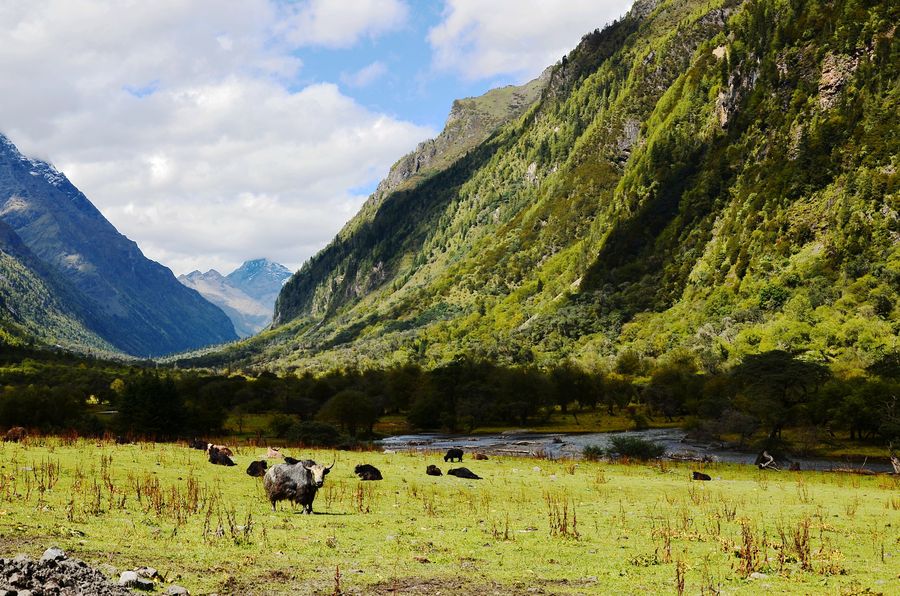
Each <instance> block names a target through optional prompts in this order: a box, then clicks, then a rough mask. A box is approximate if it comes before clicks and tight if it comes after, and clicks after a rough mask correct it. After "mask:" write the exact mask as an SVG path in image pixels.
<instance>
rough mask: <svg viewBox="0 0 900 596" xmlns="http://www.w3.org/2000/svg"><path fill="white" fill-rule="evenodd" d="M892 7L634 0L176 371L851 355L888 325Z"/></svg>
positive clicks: (898, 264)
mask: <svg viewBox="0 0 900 596" xmlns="http://www.w3.org/2000/svg"><path fill="white" fill-rule="evenodd" d="M898 13H900V9H898V7H897V4H896V3H893V2H888V1H886V0H882V1H857V0H835V1H833V2H819V1H802V0H770V1H747V2H737V1H731V0H726V1H719V0H716V1H712V2H700V1H694V0H686V1H664V2H660V3H658V4H655V3H652V2H640V3H638V4H636V5H635V7H634V8H633V9H632V11H631V12H630V13H629V14H628V15H627V16H626V17H624V18H623V19H622V20H620V21H618V22H617V23H614V24H613V25H611V26H609V27H607V28H605V29H604V30H603V31H594V32H593V33H589V34H588V35H586V36H585V37H584V39H583V40H582V42H581V44H579V46H578V47H577V48H575V49H574V50H573V51H572V52H570V53H569V54H568V55H567V56H566V57H565V58H564V59H563V60H562V61H561V62H560V63H558V64H557V65H555V66H554V67H553V68H552V70H551V71H550V73H548V77H549V81H548V83H547V85H546V87H545V88H544V90H543V92H542V94H541V97H540V99H539V100H538V101H537V102H536V103H535V105H533V106H532V107H531V108H530V109H528V110H527V111H526V112H525V113H524V114H523V115H522V116H521V117H519V118H517V119H515V120H514V121H512V122H510V123H509V124H507V125H505V126H503V127H501V128H500V129H499V130H497V131H496V132H495V133H493V134H492V135H491V136H490V137H489V138H487V139H486V140H485V141H484V142H482V143H481V144H479V145H478V146H477V147H474V148H472V149H471V150H469V151H468V152H466V153H464V154H462V155H461V156H460V157H459V159H457V160H456V161H454V162H453V163H452V164H450V165H448V166H446V167H444V168H441V169H438V170H436V171H434V172H432V173H431V174H430V175H428V176H425V177H422V178H421V179H419V180H416V181H415V183H414V184H409V185H407V186H404V187H401V188H397V189H396V190H394V191H393V192H392V193H389V194H388V195H387V196H384V197H381V198H379V200H378V201H377V202H374V203H372V204H370V205H368V206H367V209H368V210H367V211H365V213H366V216H365V217H364V218H362V219H360V220H358V221H357V222H355V223H354V225H352V226H348V228H347V229H345V231H344V232H343V233H342V234H341V235H339V236H338V237H337V238H336V239H335V241H334V242H333V243H332V244H331V245H329V246H328V247H327V248H325V249H324V250H323V251H322V252H321V253H320V254H319V255H317V256H316V257H314V258H313V259H311V260H310V262H308V263H307V264H306V265H305V266H304V267H303V268H302V269H301V271H300V272H298V273H297V274H295V276H294V277H293V278H292V280H291V281H290V282H289V283H288V284H287V285H286V286H285V288H284V290H283V292H282V294H281V296H280V297H279V301H278V304H277V311H276V321H277V322H279V323H281V324H282V326H281V327H279V328H277V329H274V330H272V331H270V332H267V333H264V334H262V335H261V336H259V337H258V338H254V340H252V341H251V342H248V343H243V344H240V345H237V346H235V347H234V348H232V349H230V350H228V351H226V352H224V353H219V354H212V355H208V356H207V357H205V358H201V359H198V360H196V361H195V362H198V363H207V364H215V363H222V362H226V361H227V362H235V361H236V362H241V361H243V362H246V363H254V364H263V365H270V366H273V367H280V368H293V367H295V366H301V367H314V368H323V369H324V368H330V367H334V366H386V365H390V364H394V363H405V362H416V363H420V364H423V365H425V366H434V365H437V364H439V363H442V362H447V361H449V360H451V359H453V358H455V357H456V356H457V355H459V354H467V355H471V356H474V357H483V358H487V359H490V360H493V361H496V362H499V363H503V364H537V365H542V366H554V365H557V364H559V363H560V362H562V361H565V360H566V359H571V360H574V361H576V362H579V363H581V364H584V365H585V366H588V367H592V368H593V367H596V366H602V363H603V361H604V359H606V358H611V357H614V356H616V355H617V354H622V353H624V352H629V351H633V352H634V353H636V354H638V355H640V356H645V357H651V358H661V357H666V356H667V355H668V354H670V353H672V351H673V350H676V349H688V350H691V351H692V352H693V353H695V354H696V355H697V357H698V358H699V359H700V360H701V361H702V362H703V363H704V365H705V366H709V367H715V366H717V365H719V364H721V363H726V362H730V361H735V360H736V359H740V358H741V357H742V356H744V355H746V354H749V353H756V352H759V351H764V350H771V349H776V348H780V349H786V350H789V351H791V352H801V353H802V352H805V353H807V354H810V355H812V357H815V358H816V359H820V360H824V361H828V362H831V363H832V365H833V366H836V367H839V368H841V367H843V368H845V369H858V368H863V367H865V366H867V365H868V364H870V363H871V362H873V361H874V360H876V359H878V358H879V357H880V356H882V355H883V354H885V353H889V352H892V351H896V350H897V335H898V334H897V332H898V328H897V326H898V320H900V317H898V295H897V288H898V287H900V250H898V247H900V224H898V213H897V212H898V195H897V167H898V163H897V161H898V154H900V151H898V149H900V141H898V138H900V130H898V119H897V114H898V112H900V106H898V98H900V80H898V74H900V73H898V67H900V52H898V47H897V43H896V40H895V33H896V23H897V22H898V17H900V14H898ZM370 203H371V202H370ZM676 351H677V350H676Z"/></svg>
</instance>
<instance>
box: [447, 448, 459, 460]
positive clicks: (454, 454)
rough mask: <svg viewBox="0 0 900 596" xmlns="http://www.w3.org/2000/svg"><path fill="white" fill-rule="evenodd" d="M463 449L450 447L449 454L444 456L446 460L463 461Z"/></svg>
mask: <svg viewBox="0 0 900 596" xmlns="http://www.w3.org/2000/svg"><path fill="white" fill-rule="evenodd" d="M462 456H463V450H462V449H448V450H447V455H445V456H444V461H445V462H448V461H453V460H456V461H462Z"/></svg>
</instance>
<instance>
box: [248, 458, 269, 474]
mask: <svg viewBox="0 0 900 596" xmlns="http://www.w3.org/2000/svg"><path fill="white" fill-rule="evenodd" d="M266 466H267V464H266V462H265V460H259V461H252V462H250V465H249V466H247V474H248V475H249V476H253V477H254V478H259V477H261V476H265V475H266Z"/></svg>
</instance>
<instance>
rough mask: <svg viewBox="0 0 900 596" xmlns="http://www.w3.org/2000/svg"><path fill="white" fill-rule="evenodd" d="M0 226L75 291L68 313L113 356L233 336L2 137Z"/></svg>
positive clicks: (212, 312) (197, 299)
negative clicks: (79, 315)
mask: <svg viewBox="0 0 900 596" xmlns="http://www.w3.org/2000/svg"><path fill="white" fill-rule="evenodd" d="M0 220H2V221H3V222H4V223H5V224H6V225H7V226H9V228H11V229H12V230H13V231H14V232H15V234H16V236H17V237H18V238H19V239H21V241H22V243H23V244H24V245H25V246H26V247H27V248H28V250H29V251H30V253H31V254H32V255H34V257H36V258H37V259H39V260H40V262H41V263H43V265H44V266H46V268H47V269H48V270H49V271H52V273H53V274H54V275H55V276H58V277H59V278H61V279H63V280H65V282H66V283H67V284H68V286H69V287H70V288H71V289H72V290H73V291H74V294H75V296H76V297H75V298H74V302H77V303H78V304H77V305H75V304H71V305H70V306H71V307H72V308H71V309H70V310H73V311H80V312H81V313H82V319H83V322H84V324H85V325H86V327H87V328H89V329H90V331H91V332H93V333H94V334H96V335H97V336H99V337H101V338H103V339H104V340H105V341H106V342H108V343H109V344H110V345H111V346H113V347H114V348H116V349H118V350H121V351H123V352H125V353H128V354H132V355H137V356H155V355H162V354H167V353H171V352H176V351H182V350H189V349H194V348H198V347H202V346H206V345H210V344H217V343H222V342H226V341H231V340H233V339H236V338H237V336H236V335H235V333H234V329H233V327H232V325H231V322H230V321H229V320H228V318H227V317H226V316H225V314H224V313H223V312H222V311H221V310H220V309H218V308H217V307H215V306H214V305H212V304H211V303H209V302H207V301H206V300H205V299H204V298H203V297H202V296H200V295H199V294H198V293H197V292H194V291H192V290H190V289H188V288H185V287H184V286H183V285H181V284H179V283H178V282H177V280H176V279H175V276H174V275H173V274H172V272H171V271H170V270H169V269H167V268H166V267H163V266H162V265H160V264H159V263H156V262H154V261H151V260H149V259H147V258H146V257H144V255H143V253H141V251H140V249H139V248H138V246H137V244H135V243H134V242H133V241H131V240H129V239H128V238H126V237H125V236H123V235H122V234H120V233H119V232H118V231H117V230H116V229H115V228H114V227H113V226H112V224H110V223H109V221H107V220H106V218H104V217H103V215H102V214H101V213H100V212H99V211H98V210H97V209H96V207H94V205H93V204H92V203H91V202H90V201H89V200H88V199H87V197H85V196H84V194H83V193H81V192H80V191H79V190H78V189H77V188H75V186H74V185H72V183H71V182H70V181H69V180H68V179H67V178H66V176H65V175H64V174H62V173H61V172H59V171H58V170H57V169H56V168H55V167H53V166H52V165H51V164H49V163H46V162H43V161H40V160H36V159H31V158H28V157H26V156H24V155H22V154H21V153H20V152H19V150H18V149H17V148H16V147H15V146H14V145H13V143H12V142H11V141H10V140H9V139H8V138H6V137H5V136H4V135H2V134H0ZM55 298H60V297H59V296H55ZM69 302H73V300H72V299H70V300H69Z"/></svg>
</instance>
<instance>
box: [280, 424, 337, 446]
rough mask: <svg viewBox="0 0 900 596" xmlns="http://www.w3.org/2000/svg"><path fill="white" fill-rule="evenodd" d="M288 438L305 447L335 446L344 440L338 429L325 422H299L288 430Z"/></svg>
mask: <svg viewBox="0 0 900 596" xmlns="http://www.w3.org/2000/svg"><path fill="white" fill-rule="evenodd" d="M287 438H288V440H290V441H292V442H295V443H300V444H301V445H303V446H305V447H334V446H335V445H337V444H338V443H340V442H341V441H342V440H343V437H342V436H341V433H340V432H338V429H336V428H335V427H333V426H331V425H330V424H325V423H324V422H312V421H307V422H298V423H297V424H295V425H294V426H292V427H291V428H290V430H289V431H288V432H287Z"/></svg>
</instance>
